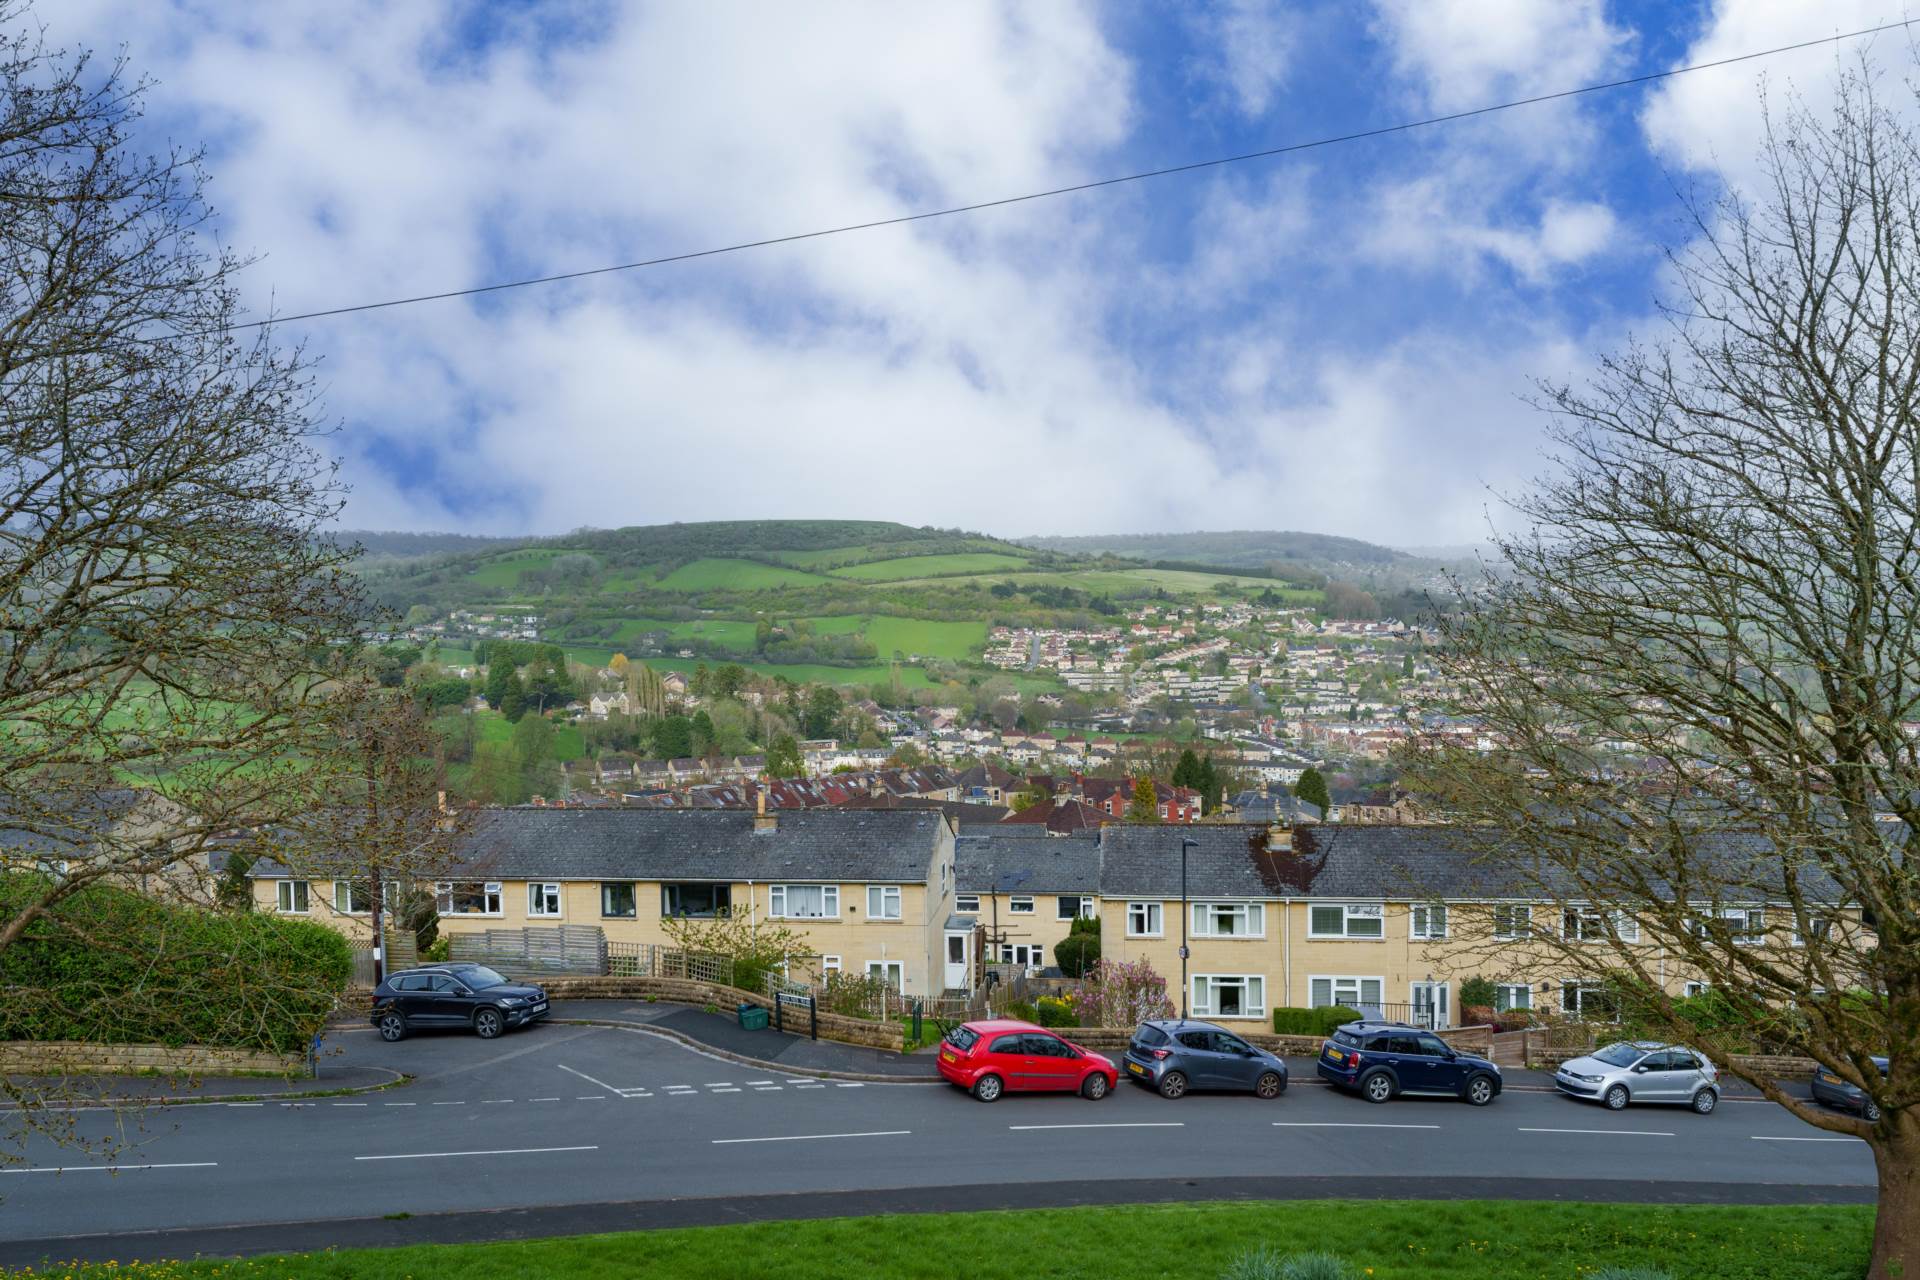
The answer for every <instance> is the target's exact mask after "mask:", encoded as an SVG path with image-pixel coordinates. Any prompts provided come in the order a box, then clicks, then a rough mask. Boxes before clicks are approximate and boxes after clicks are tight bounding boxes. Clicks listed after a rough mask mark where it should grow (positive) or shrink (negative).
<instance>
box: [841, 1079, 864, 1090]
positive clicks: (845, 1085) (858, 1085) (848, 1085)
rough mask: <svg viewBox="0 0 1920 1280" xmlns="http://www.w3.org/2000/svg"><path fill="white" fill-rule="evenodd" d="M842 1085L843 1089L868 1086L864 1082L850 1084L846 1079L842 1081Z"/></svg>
mask: <svg viewBox="0 0 1920 1280" xmlns="http://www.w3.org/2000/svg"><path fill="white" fill-rule="evenodd" d="M840 1087H841V1088H842V1089H864V1088H866V1086H865V1085H863V1084H848V1083H846V1082H845V1081H842V1082H840Z"/></svg>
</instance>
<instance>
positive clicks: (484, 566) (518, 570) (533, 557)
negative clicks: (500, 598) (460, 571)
mask: <svg viewBox="0 0 1920 1280" xmlns="http://www.w3.org/2000/svg"><path fill="white" fill-rule="evenodd" d="M567 554H569V552H568V551H567V549H566V548H565V547H537V548H531V549H529V550H526V551H508V552H504V553H502V554H501V555H497V556H493V557H491V558H489V559H487V560H483V561H481V562H480V563H479V564H478V565H476V566H474V568H473V570H472V571H471V572H470V573H468V574H467V581H468V582H471V583H473V584H474V585H475V586H477V587H517V586H519V585H520V575H521V574H522V573H525V572H526V571H527V570H528V569H544V568H546V567H547V566H548V565H550V564H552V563H553V562H554V561H555V560H557V559H559V558H560V557H561V556H564V555H567Z"/></svg>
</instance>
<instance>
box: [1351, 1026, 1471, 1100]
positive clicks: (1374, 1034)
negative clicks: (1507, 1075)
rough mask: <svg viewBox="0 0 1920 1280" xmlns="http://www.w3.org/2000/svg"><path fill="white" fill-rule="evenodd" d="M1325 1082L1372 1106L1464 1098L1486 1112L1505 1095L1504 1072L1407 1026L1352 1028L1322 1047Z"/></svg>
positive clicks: (1418, 1029) (1431, 1034)
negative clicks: (1408, 1096) (1405, 1098)
mask: <svg viewBox="0 0 1920 1280" xmlns="http://www.w3.org/2000/svg"><path fill="white" fill-rule="evenodd" d="M1319 1071H1320V1078H1321V1079H1323V1080H1325V1081H1327V1082H1328V1083H1329V1084H1332V1085H1335V1086H1338V1087H1339V1088H1342V1089H1358V1090H1359V1091H1360V1095H1361V1096H1362V1097H1364V1098H1365V1099H1366V1100H1367V1101H1368V1102H1385V1101H1387V1099H1389V1098H1392V1097H1396V1096H1398V1095H1399V1094H1403V1093H1413V1094H1429V1095H1435V1096H1439V1097H1446V1098H1464V1099H1465V1100H1466V1101H1468V1102H1470V1103H1472V1104H1473V1105H1474V1106H1476V1107H1484V1106H1486V1105H1487V1104H1488V1103H1489V1102H1492V1101H1493V1100H1494V1099H1495V1098H1496V1097H1498V1096H1499V1094H1500V1068H1499V1067H1496V1066H1495V1065H1493V1063H1491V1062H1488V1061H1487V1060H1486V1059H1485V1058H1476V1057H1473V1056H1472V1055H1471V1054H1465V1053H1460V1052H1459V1051H1457V1050H1455V1049H1453V1048H1451V1047H1449V1046H1448V1044H1447V1042H1446V1041H1444V1040H1442V1039H1441V1038H1440V1037H1439V1036H1437V1035H1435V1034H1433V1032H1431V1031H1422V1030H1421V1029H1420V1028H1418V1027H1410V1026H1408V1025H1407V1024H1406V1023H1404V1022H1349V1023H1347V1024H1346V1025H1345V1026H1344V1027H1340V1028H1339V1029H1337V1030H1336V1031H1335V1032H1334V1033H1333V1036H1332V1038H1331V1039H1329V1040H1328V1041H1327V1042H1326V1043H1325V1044H1323V1045H1321V1046H1320V1060H1319Z"/></svg>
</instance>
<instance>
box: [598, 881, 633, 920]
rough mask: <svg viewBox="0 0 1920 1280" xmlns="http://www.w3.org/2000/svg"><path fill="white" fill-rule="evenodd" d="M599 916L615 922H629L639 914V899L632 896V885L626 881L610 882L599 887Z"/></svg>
mask: <svg viewBox="0 0 1920 1280" xmlns="http://www.w3.org/2000/svg"><path fill="white" fill-rule="evenodd" d="M600 914H601V915H603V916H608V917H611V918H613V919H616V920H631V919H633V918H634V917H635V916H637V915H639V914H640V903H639V899H638V898H637V897H636V896H635V895H634V892H633V883H632V882H631V881H627V880H617V881H614V880H610V881H607V882H605V883H603V884H602V885H601V886H600Z"/></svg>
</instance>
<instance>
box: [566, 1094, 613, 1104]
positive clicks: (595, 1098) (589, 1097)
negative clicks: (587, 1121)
mask: <svg viewBox="0 0 1920 1280" xmlns="http://www.w3.org/2000/svg"><path fill="white" fill-rule="evenodd" d="M573 1100H574V1101H575V1102H605V1101H606V1100H607V1095H606V1094H604V1093H577V1094H575V1095H574V1096H573Z"/></svg>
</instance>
